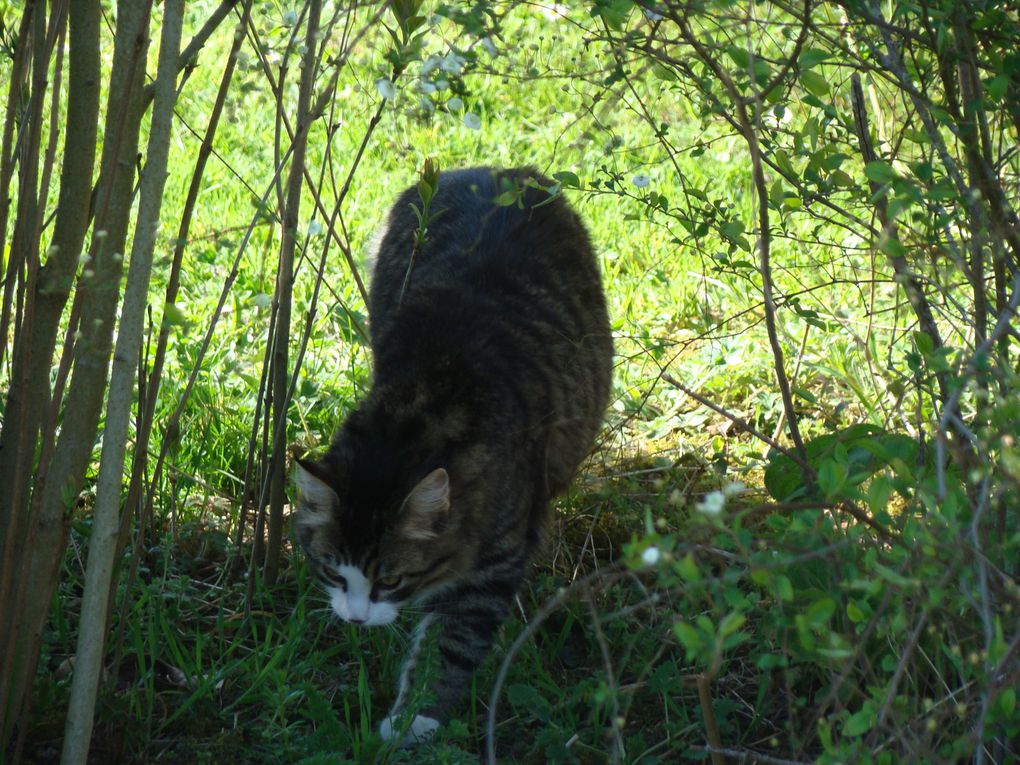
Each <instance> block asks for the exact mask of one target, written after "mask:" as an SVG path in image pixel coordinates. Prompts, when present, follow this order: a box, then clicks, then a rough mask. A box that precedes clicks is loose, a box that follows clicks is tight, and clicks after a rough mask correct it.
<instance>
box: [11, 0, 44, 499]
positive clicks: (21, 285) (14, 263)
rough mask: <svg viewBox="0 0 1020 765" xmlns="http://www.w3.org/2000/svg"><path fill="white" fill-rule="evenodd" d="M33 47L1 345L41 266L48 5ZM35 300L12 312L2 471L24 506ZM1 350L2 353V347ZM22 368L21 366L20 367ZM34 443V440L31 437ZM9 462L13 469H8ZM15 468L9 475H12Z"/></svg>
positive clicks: (40, 8)
mask: <svg viewBox="0 0 1020 765" xmlns="http://www.w3.org/2000/svg"><path fill="white" fill-rule="evenodd" d="M28 43H30V45H29V47H30V48H31V51H32V80H31V90H30V91H29V99H28V104H27V106H26V109H25V114H24V115H23V117H22V119H23V121H24V123H25V124H24V127H23V128H22V130H21V135H20V136H19V139H18V141H19V143H22V141H23V143H22V145H21V146H20V147H19V148H18V149H16V151H17V152H18V154H19V155H20V159H19V173H18V174H19V176H20V177H19V179H18V181H19V182H18V208H17V210H16V213H15V219H14V235H13V237H12V238H11V248H10V252H9V254H8V262H7V285H6V288H5V289H4V294H3V307H2V308H0V345H2V346H6V344H7V333H8V329H9V328H10V325H9V323H10V321H11V318H12V316H11V308H12V301H13V298H14V294H15V292H17V293H18V299H19V303H21V302H22V301H23V299H24V298H23V295H24V291H25V289H26V287H27V288H28V289H29V291H30V292H33V293H34V292H35V282H36V279H37V276H38V268H39V231H38V230H37V226H38V222H39V218H40V215H41V212H40V207H43V208H45V206H46V205H45V201H42V204H40V199H39V189H38V185H37V184H38V179H39V152H40V147H41V146H42V134H43V106H44V104H45V101H46V86H47V77H48V75H49V53H48V52H47V50H46V6H45V4H39V5H37V6H35V12H34V14H33V16H32V34H31V38H30V40H28V41H26V45H28ZM34 313H35V303H34V301H30V302H29V303H28V305H27V306H25V307H24V308H23V310H21V311H19V312H18V314H19V315H16V316H14V317H13V318H14V320H15V323H14V327H13V332H14V344H13V349H14V350H13V354H12V356H13V358H14V360H15V362H17V363H16V364H15V367H16V370H15V371H21V372H22V373H23V374H22V376H20V378H21V379H18V378H17V377H15V378H14V379H12V380H11V383H12V395H11V403H12V404H13V407H12V408H13V411H12V412H10V413H9V414H8V415H7V416H8V417H10V419H11V420H12V423H11V425H12V426H13V428H14V429H13V431H12V433H13V435H14V439H15V440H14V441H13V443H12V442H8V443H7V444H6V448H8V449H11V448H13V449H14V453H13V454H12V455H11V456H12V457H13V461H6V464H5V465H4V466H3V468H4V469H3V471H2V473H0V475H2V477H3V479H4V483H5V484H6V485H8V486H11V484H13V486H12V487H11V488H9V489H8V491H10V492H11V495H12V497H11V499H9V500H8V502H9V504H10V506H11V507H12V508H20V507H21V506H22V495H26V496H27V491H28V484H29V480H28V479H29V476H28V473H30V472H31V464H32V456H33V452H34V449H33V448H32V447H34V443H29V441H28V436H27V434H26V433H25V431H26V430H27V428H24V427H22V426H21V422H22V421H26V420H27V421H28V422H32V413H31V412H30V411H26V410H25V404H24V403H23V402H25V401H26V399H27V398H28V389H29V387H30V386H31V385H32V384H33V381H31V380H29V379H28V378H27V375H24V373H25V372H27V365H26V363H25V359H28V358H31V355H32V350H33V349H32V348H31V347H30V345H29V343H28V337H31V332H32V324H33V314H34ZM0 353H2V351H0ZM18 368H20V369H18ZM32 440H33V441H34V438H33V439H32ZM9 466H13V467H9ZM12 470H13V474H12Z"/></svg>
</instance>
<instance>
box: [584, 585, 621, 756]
mask: <svg viewBox="0 0 1020 765" xmlns="http://www.w3.org/2000/svg"><path fill="white" fill-rule="evenodd" d="M584 597H585V601H586V602H587V604H588V613H589V614H590V615H591V625H592V630H593V631H594V633H595V642H597V643H598V645H599V652H600V653H601V654H602V666H603V667H604V668H605V670H606V685H608V686H609V696H610V699H612V705H613V714H612V717H611V719H610V720H609V728H610V730H611V731H612V733H613V755H612V762H614V763H616V762H619V761H620V757H621V756H622V757H626V756H627V750H626V748H625V746H624V743H623V732H622V729H623V724H624V720H623V718H622V717H621V716H620V700H619V699H618V698H617V694H618V692H619V687H618V686H617V682H616V673H615V672H613V658H612V657H611V656H610V655H609V643H608V642H607V641H606V636H605V633H604V632H603V631H602V625H601V624H600V623H599V613H598V611H597V610H596V608H595V603H594V602H593V601H592V597H591V589H589V588H588V587H585V588H584Z"/></svg>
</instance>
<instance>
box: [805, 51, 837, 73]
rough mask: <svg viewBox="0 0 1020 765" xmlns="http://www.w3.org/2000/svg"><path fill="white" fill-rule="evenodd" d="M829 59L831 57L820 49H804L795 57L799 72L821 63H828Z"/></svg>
mask: <svg viewBox="0 0 1020 765" xmlns="http://www.w3.org/2000/svg"><path fill="white" fill-rule="evenodd" d="M830 58H831V56H830V55H829V54H828V53H827V52H826V51H824V50H822V49H821V48H806V49H804V50H802V51H801V52H800V56H798V57H797V66H799V67H800V68H801V70H804V69H810V68H811V67H813V66H818V65H819V64H820V63H822V62H823V61H828V60H829V59H830Z"/></svg>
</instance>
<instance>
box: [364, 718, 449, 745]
mask: <svg viewBox="0 0 1020 765" xmlns="http://www.w3.org/2000/svg"><path fill="white" fill-rule="evenodd" d="M399 721H400V718H399V717H393V716H391V717H387V718H386V719H385V720H383V721H382V725H380V726H379V735H381V736H382V737H383V740H384V741H392V740H393V739H395V738H396V737H397V736H399V735H400V729H399V728H398V727H397V723H398V722H399ZM437 728H439V720H436V719H435V718H433V717H426V716H425V715H415V716H414V719H413V720H412V721H411V726H410V727H409V728H408V729H407V733H405V734H404V736H403V738H401V739H400V743H399V744H398V746H399V747H400V748H401V749H407V748H408V747H412V746H414V745H415V744H420V743H422V742H423V741H428V740H429V739H430V738H432V736H434V735H435V733H436V729H437Z"/></svg>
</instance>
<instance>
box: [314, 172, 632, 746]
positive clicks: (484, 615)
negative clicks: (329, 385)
mask: <svg viewBox="0 0 1020 765" xmlns="http://www.w3.org/2000/svg"><path fill="white" fill-rule="evenodd" d="M536 186H537V187H538V188H536ZM551 186H552V182H551V181H549V180H548V179H546V178H543V177H541V176H540V175H538V174H537V173H536V172H535V171H534V170H533V169H531V168H519V169H514V170H495V169H492V168H475V169H470V170H459V171H453V172H447V173H443V174H442V175H441V176H440V180H439V191H438V193H437V195H436V197H435V200H434V201H433V204H432V214H431V219H430V222H429V226H428V237H427V240H426V242H425V244H424V246H423V247H422V249H421V251H420V253H419V255H418V256H417V260H416V262H415V265H414V269H413V271H412V273H411V276H410V281H409V284H408V288H407V290H406V293H405V294H404V295H403V297H402V298H401V289H402V285H403V283H404V280H405V276H406V273H407V268H408V262H409V258H410V256H411V253H412V250H413V247H414V245H413V239H412V236H413V233H414V231H415V230H416V228H417V227H418V222H417V220H416V218H415V216H414V213H413V211H412V209H411V205H412V204H415V205H418V206H419V207H420V205H421V203H420V200H419V199H418V197H417V193H416V192H415V190H414V189H408V190H407V191H406V192H404V194H402V195H401V197H400V198H399V199H398V200H397V202H396V204H395V205H394V207H393V209H392V211H391V212H390V215H389V218H388V221H387V223H386V228H385V231H384V234H383V236H382V238H381V241H380V245H379V251H378V254H377V258H376V262H375V267H374V272H373V277H372V289H371V294H370V300H369V313H370V323H371V337H372V349H373V351H374V356H375V367H374V377H373V384H372V388H371V392H370V393H369V394H368V395H367V397H366V398H365V399H364V400H363V401H362V402H361V403H360V405H359V406H358V408H357V410H356V411H354V412H353V413H352V414H351V415H350V416H349V417H348V418H347V420H346V422H345V423H344V424H343V426H342V428H341V430H340V432H339V433H338V435H337V437H336V439H335V441H334V443H333V445H332V447H331V448H330V450H329V451H328V452H327V453H326V455H325V456H324V457H323V458H322V459H321V460H320V461H318V462H300V463H299V464H298V465H297V466H296V468H295V481H296V484H297V486H298V488H299V491H300V496H301V502H300V510H299V512H298V515H297V520H296V530H297V537H298V539H299V540H300V542H301V544H302V545H303V547H304V549H305V550H306V552H307V555H308V558H309V560H310V563H311V566H312V569H313V571H314V572H315V573H316V575H317V576H318V577H319V578H320V579H321V580H322V582H323V583H324V584H325V586H326V587H327V589H328V590H329V591H330V594H331V598H332V603H333V607H334V609H335V610H336V611H337V613H338V614H339V615H340V616H341V617H343V618H345V619H347V620H348V621H353V622H356V623H363V624H368V625H370V624H384V623H388V622H390V621H392V620H393V619H395V618H396V616H397V614H398V612H399V610H400V608H401V607H402V606H404V605H405V604H408V603H415V604H416V605H417V606H418V607H419V608H420V609H422V610H423V611H424V612H425V613H426V616H425V618H424V620H423V622H422V624H421V625H420V626H419V628H418V630H417V631H416V632H415V636H414V639H413V640H412V648H411V651H410V653H409V655H408V657H407V659H406V660H405V663H404V669H403V671H402V673H401V679H400V685H399V688H398V694H397V699H396V702H395V704H394V706H393V709H392V711H391V713H390V717H389V718H387V719H386V721H385V722H384V724H383V727H382V733H383V735H384V736H386V737H387V738H390V737H393V736H395V735H397V732H398V731H397V728H398V727H399V721H401V720H402V721H403V722H404V724H409V725H410V730H409V731H408V732H407V733H406V737H405V739H404V740H405V742H410V741H413V740H415V739H417V738H420V737H423V736H426V735H431V733H432V732H433V731H434V730H435V728H436V727H437V726H438V724H439V723H440V722H441V721H443V720H445V719H446V718H447V717H448V716H449V714H450V712H451V711H452V710H453V709H454V708H455V707H456V706H457V705H458V704H459V703H460V702H461V701H462V700H463V698H464V696H465V693H466V691H467V689H468V688H469V687H470V682H471V675H472V672H473V671H474V669H475V667H477V666H478V664H479V663H480V662H481V661H482V660H483V659H484V658H485V656H486V654H487V652H488V650H489V648H490V646H491V643H492V640H493V637H494V635H495V632H496V630H497V628H498V627H499V625H500V622H501V621H502V620H503V618H504V616H505V615H506V613H507V610H508V607H509V605H510V603H511V601H512V599H513V596H514V593H515V592H516V591H517V588H518V586H519V585H520V583H521V580H522V578H523V577H524V574H525V570H526V567H527V565H528V562H529V560H530V559H531V557H532V555H533V554H534V552H535V550H536V548H537V547H538V545H539V544H540V542H541V540H542V538H543V532H544V530H545V527H546V525H547V521H548V516H549V506H550V500H551V499H552V497H553V496H554V495H556V494H557V493H558V492H561V491H563V490H564V489H565V488H566V487H567V485H568V483H569V482H570V480H571V478H572V477H573V475H574V472H575V471H576V469H577V467H578V465H579V464H580V463H581V461H582V460H583V459H584V457H585V456H586V454H587V453H588V451H589V449H590V448H591V445H592V441H593V439H594V436H595V434H596V432H597V431H598V428H599V425H600V422H601V419H602V415H603V411H604V408H605V406H606V403H607V398H608V395H609V385H610V367H611V356H612V341H611V336H610V328H609V321H608V318H607V315H606V306H605V299H604V297H603V293H602V285H601V281H600V278H599V271H598V266H597V263H596V261H595V257H594V255H593V253H592V249H591V245H590V243H589V239H588V235H587V233H586V231H585V229H584V227H583V225H582V224H581V222H580V220H579V219H578V217H577V216H576V215H575V213H574V212H573V211H572V210H571V209H570V208H569V206H568V205H567V203H566V201H565V200H564V199H563V198H562V197H561V196H558V195H556V196H550V195H549V193H548V191H547V190H546V189H547V188H549V187H551ZM507 191H510V192H511V194H510V195H509V196H508V195H506V194H504V192H507ZM501 194H504V198H503V199H502V200H501V201H504V202H505V201H507V200H508V199H509V198H510V197H513V196H516V197H517V198H518V202H517V203H516V204H508V205H501V204H497V203H496V202H495V201H494V200H495V199H496V198H497V197H498V196H499V195H501ZM431 624H434V625H435V627H436V632H437V633H438V651H439V656H440V661H441V667H440V671H439V674H438V680H437V681H436V683H435V685H434V687H433V688H431V689H430V690H431V702H430V703H429V705H428V706H427V707H426V708H425V709H423V710H420V711H419V713H418V715H416V716H415V717H414V718H413V719H410V720H408V719H407V718H405V717H402V713H403V712H404V708H405V705H406V703H407V699H408V692H409V689H410V687H411V685H412V682H413V679H414V670H415V667H416V664H417V659H418V649H419V647H420V645H421V642H422V639H423V637H424V635H425V631H426V629H427V628H428V627H429V626H430V625H431Z"/></svg>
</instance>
